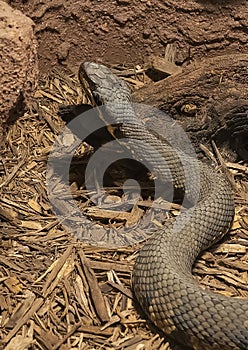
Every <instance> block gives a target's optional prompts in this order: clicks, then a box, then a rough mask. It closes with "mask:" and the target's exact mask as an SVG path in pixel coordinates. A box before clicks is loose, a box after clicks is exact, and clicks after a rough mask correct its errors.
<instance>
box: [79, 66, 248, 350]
mask: <svg viewBox="0 0 248 350" xmlns="http://www.w3.org/2000/svg"><path fill="white" fill-rule="evenodd" d="M79 81H80V82H81V83H82V82H84V83H83V84H85V82H86V83H87V85H88V87H89V89H90V91H91V93H92V95H93V98H94V100H95V101H96V103H97V104H98V105H99V104H101V105H103V106H104V108H105V110H106V112H107V113H108V114H109V115H111V117H112V118H113V120H114V121H115V123H116V124H118V125H119V128H120V130H121V133H122V134H123V135H124V137H125V138H126V139H128V147H130V149H131V150H132V151H133V153H134V155H135V158H136V159H137V160H140V161H142V160H143V159H144V158H145V159H146V161H147V162H148V163H149V166H150V168H151V169H152V172H153V173H154V174H155V175H156V177H158V178H159V179H160V180H161V181H162V182H167V181H171V182H172V184H173V188H175V189H180V190H182V191H183V193H184V195H185V196H187V198H188V199H189V201H192V202H193V205H192V206H190V207H189V208H188V209H187V210H185V211H182V212H181V213H180V215H178V216H177V217H176V218H175V217H174V218H173V217H172V218H169V219H168V220H165V223H164V224H163V226H162V227H160V228H158V230H157V231H156V232H155V233H153V234H152V235H151V237H150V238H148V240H147V241H146V242H145V243H144V245H143V247H142V248H141V249H140V251H139V252H138V256H137V258H136V261H135V265H134V270H133V273H132V289H133V291H134V295H135V297H136V299H137V301H138V303H139V304H140V305H141V308H142V309H143V311H144V313H145V314H146V315H147V317H148V318H149V319H150V320H151V321H152V322H153V323H154V324H155V325H156V326H157V328H158V329H160V330H161V331H162V332H163V333H164V334H165V335H168V336H169V337H171V338H174V339H176V340H177V341H179V342H180V343H182V344H184V345H186V346H190V347H191V348H192V347H193V348H194V349H195V350H200V349H206V350H207V349H216V350H218V349H232V350H233V349H235V350H237V349H242V350H245V349H248V303H247V300H245V299H244V298H238V297H227V296H225V295H222V294H218V293H214V292H212V291H209V290H205V289H203V288H202V287H201V286H200V285H199V284H198V283H197V281H196V280H195V279H194V277H193V275H192V266H193V264H194V262H195V260H196V259H197V257H198V255H199V254H200V253H201V252H202V251H204V250H205V249H207V248H208V247H210V246H211V245H213V244H214V243H215V242H217V241H219V240H220V239H221V238H222V237H223V236H224V235H225V234H226V233H227V232H228V230H229V229H230V227H231V225H232V221H233V218H234V209H235V206H234V199H233V195H232V189H231V186H230V184H229V182H228V180H227V179H226V177H225V175H224V174H223V173H222V172H221V171H220V170H216V169H214V168H212V167H211V166H209V165H207V164H205V163H204V162H202V161H200V160H198V159H197V158H194V157H191V156H190V155H188V154H186V153H184V152H183V150H181V149H177V148H176V147H173V146H172V145H171V144H170V143H169V142H166V140H163V139H161V138H159V137H158V135H156V134H155V133H153V132H152V131H151V130H150V129H149V128H147V126H146V124H145V122H143V121H142V120H141V119H140V118H138V117H137V113H136V112H135V108H134V107H133V105H132V100H131V90H130V88H129V86H128V85H127V83H126V82H125V81H124V80H123V79H121V78H120V77H118V76H117V75H115V74H113V73H112V71H111V70H110V69H109V68H108V67H107V66H105V65H102V64H99V63H94V62H83V63H81V65H80V67H79ZM84 86H85V85H84Z"/></svg>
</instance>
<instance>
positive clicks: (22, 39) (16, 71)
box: [0, 0, 38, 144]
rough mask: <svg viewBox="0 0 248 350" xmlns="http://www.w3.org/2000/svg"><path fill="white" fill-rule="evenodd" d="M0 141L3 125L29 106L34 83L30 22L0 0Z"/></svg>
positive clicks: (35, 68)
mask: <svg viewBox="0 0 248 350" xmlns="http://www.w3.org/2000/svg"><path fill="white" fill-rule="evenodd" d="M0 53H1V54H0V56H1V60H0V144H3V143H4V142H3V130H4V128H5V125H6V124H7V123H9V122H12V121H14V120H15V119H17V118H18V116H20V115H22V114H23V113H24V111H25V108H27V107H29V105H30V101H31V97H32V91H33V90H34V87H35V86H36V83H37V77H38V58H37V41H36V38H35V36H34V23H33V21H32V20H31V19H30V18H28V17H27V16H25V15H24V14H23V13H22V12H20V11H18V10H14V9H12V8H11V7H10V6H9V5H8V4H6V3H5V2H3V1H1V0H0Z"/></svg>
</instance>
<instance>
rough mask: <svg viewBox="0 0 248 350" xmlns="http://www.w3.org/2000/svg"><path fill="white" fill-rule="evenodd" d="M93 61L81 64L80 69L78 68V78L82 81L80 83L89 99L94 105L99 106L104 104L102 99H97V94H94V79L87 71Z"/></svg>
mask: <svg viewBox="0 0 248 350" xmlns="http://www.w3.org/2000/svg"><path fill="white" fill-rule="evenodd" d="M90 64H91V63H89V62H83V63H81V64H80V66H79V69H78V80H79V82H80V84H81V85H82V87H83V90H84V92H85V94H86V96H87V98H88V99H89V101H90V103H91V104H92V106H97V105H98V106H99V105H101V104H102V102H101V101H96V96H95V95H94V94H93V92H94V91H95V87H96V86H95V83H94V82H93V80H92V79H91V78H90V76H89V75H88V74H87V73H86V70H87V67H88V66H89V65H90Z"/></svg>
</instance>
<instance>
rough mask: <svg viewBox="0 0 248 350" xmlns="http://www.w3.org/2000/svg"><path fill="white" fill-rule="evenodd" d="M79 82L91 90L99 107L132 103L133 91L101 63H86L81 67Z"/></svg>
mask: <svg viewBox="0 0 248 350" xmlns="http://www.w3.org/2000/svg"><path fill="white" fill-rule="evenodd" d="M78 75H79V81H80V83H81V84H82V85H83V86H84V87H85V85H86V84H87V85H88V87H89V88H90V90H91V92H92V95H93V97H94V100H95V102H96V103H97V104H98V105H102V104H104V105H105V104H109V103H110V104H112V103H119V102H130V101H131V91H130V89H129V87H128V86H127V84H126V83H125V82H124V81H123V80H122V79H121V78H119V77H117V76H116V75H114V74H113V73H112V72H111V70H110V69H109V68H107V67H106V66H103V65H101V64H99V63H93V62H84V63H81V65H80V67H79V74H78Z"/></svg>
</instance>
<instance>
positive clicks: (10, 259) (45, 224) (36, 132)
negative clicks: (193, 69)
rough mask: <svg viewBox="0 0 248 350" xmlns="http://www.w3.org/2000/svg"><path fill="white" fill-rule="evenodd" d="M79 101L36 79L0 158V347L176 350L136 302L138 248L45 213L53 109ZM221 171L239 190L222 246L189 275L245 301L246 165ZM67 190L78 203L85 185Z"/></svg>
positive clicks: (64, 83) (138, 78)
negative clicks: (75, 230)
mask: <svg viewBox="0 0 248 350" xmlns="http://www.w3.org/2000/svg"><path fill="white" fill-rule="evenodd" d="M120 74H122V72H120ZM122 76H124V77H125V78H126V79H127V80H128V81H129V83H131V84H132V85H133V87H134V88H138V87H140V86H142V85H143V84H145V83H147V82H148V81H149V78H148V77H147V76H146V75H145V73H144V72H143V71H142V69H140V71H139V74H137V75H129V74H125V71H123V74H122ZM82 102H87V99H86V97H85V96H84V95H83V93H82V92H81V89H80V86H79V84H78V81H77V79H76V78H75V77H74V76H65V75H61V74H60V73H59V72H57V71H55V72H54V74H53V75H51V76H49V77H48V76H47V77H43V79H42V80H41V81H40V84H39V88H38V90H37V91H36V94H35V101H34V109H33V110H32V111H29V112H27V113H26V114H25V115H24V116H23V117H21V118H19V119H18V120H17V121H16V122H15V123H14V124H13V125H12V126H11V127H10V128H9V132H8V136H7V147H6V149H5V151H4V152H3V155H2V160H1V161H0V175H1V182H0V193H1V195H0V203H1V204H0V228H1V230H0V240H1V246H0V308H1V313H0V341H1V343H0V348H1V349H5V350H10V349H18V350H24V349H42V350H56V349H61V350H67V349H68V350H69V349H70V350H74V349H75V350H76V349H80V350H82V349H85V350H86V349H117V350H118V349H124V350H134V349H161V350H162V349H163V350H165V349H168V350H169V349H171V350H180V349H181V350H182V349H183V347H181V346H180V345H177V344H174V342H173V341H168V339H164V338H163V336H162V335H160V334H159V333H157V332H156V331H155V330H154V328H153V327H152V326H151V325H150V324H149V322H148V321H147V320H146V319H145V317H144V315H143V314H142V312H141V311H140V310H139V308H138V306H137V304H136V303H135V301H134V299H133V296H132V291H131V286H130V276H131V271H132V268H133V264H134V261H135V257H136V254H137V250H138V247H137V245H136V246H134V247H120V248H115V249H114V248H104V247H97V246H90V245H87V244H86V243H84V242H80V241H77V240H76V239H75V238H74V237H72V236H71V235H70V234H69V233H68V232H67V231H66V229H65V228H64V227H63V224H62V223H61V222H60V220H58V218H57V217H56V216H55V215H54V213H53V211H52V210H51V205H50V202H49V200H48V198H47V193H46V183H45V178H46V161H47V157H48V155H49V151H50V149H51V146H52V144H53V142H54V141H55V140H56V136H57V135H58V133H59V131H60V130H61V129H62V128H63V127H64V122H63V121H62V120H61V118H60V117H59V116H58V106H59V105H62V104H63V105H70V104H77V103H82ZM34 110H35V111H36V112H34ZM82 149H83V150H84V149H85V147H84V148H82ZM83 150H82V153H83ZM222 166H225V167H226V169H227V170H228V172H229V174H231V177H232V179H233V185H234V186H235V200H236V216H235V220H234V223H233V226H232V228H231V230H230V232H229V233H228V234H227V235H226V237H225V239H224V240H222V242H221V243H218V244H216V245H215V246H214V247H212V248H211V249H209V251H207V252H204V253H203V254H202V256H201V257H200V258H199V259H198V261H197V262H196V264H195V266H194V274H195V277H196V279H197V280H199V282H200V283H201V284H202V286H203V288H210V289H212V290H214V291H217V292H219V293H221V294H225V295H227V296H239V297H248V283H247V282H248V251H247V247H248V205H247V203H248V195H247V193H248V182H247V176H248V167H247V164H245V163H242V162H240V163H225V164H224V165H223V164H222ZM71 186H72V189H73V191H74V192H77V191H79V192H78V193H79V194H80V196H81V197H82V191H83V188H76V187H75V184H73V183H72V184H71ZM144 205H145V204H144V203H143V207H144ZM174 209H175V210H176V208H174ZM92 215H93V214H92ZM94 215H95V217H96V214H94ZM97 215H98V216H97V220H99V215H100V216H101V214H99V213H98V214H97ZM105 215H110V216H111V213H105ZM100 219H101V218H100ZM103 219H104V218H102V220H103ZM105 219H106V218H105ZM107 219H109V217H108V218H107ZM123 220H126V218H125V217H124V219H123ZM103 221H104V220H103ZM103 226H104V224H103Z"/></svg>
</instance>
